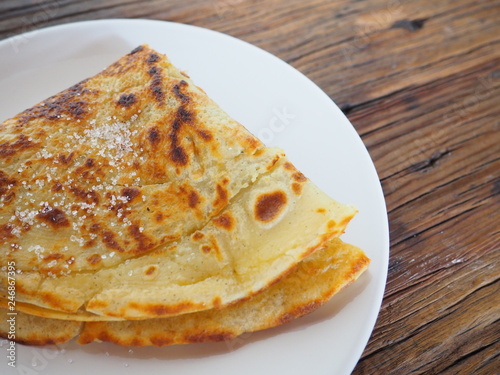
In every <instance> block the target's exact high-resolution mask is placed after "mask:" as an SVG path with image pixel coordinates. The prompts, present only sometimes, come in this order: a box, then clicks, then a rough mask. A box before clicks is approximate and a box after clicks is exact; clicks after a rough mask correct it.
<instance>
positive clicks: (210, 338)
mask: <svg viewBox="0 0 500 375" xmlns="http://www.w3.org/2000/svg"><path fill="white" fill-rule="evenodd" d="M234 336H235V335H234V333H231V332H212V333H210V332H203V333H197V334H194V335H188V336H186V341H187V342H189V343H193V344H195V343H202V342H221V341H227V340H231V339H232V338H234Z"/></svg>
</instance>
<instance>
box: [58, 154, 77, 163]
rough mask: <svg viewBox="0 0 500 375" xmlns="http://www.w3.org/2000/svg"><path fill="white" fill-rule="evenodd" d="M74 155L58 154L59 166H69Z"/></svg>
mask: <svg viewBox="0 0 500 375" xmlns="http://www.w3.org/2000/svg"><path fill="white" fill-rule="evenodd" d="M74 155H75V153H74V152H73V151H72V152H71V153H70V154H69V155H65V154H59V156H58V159H59V162H60V163H61V164H69V163H71V160H73V156H74Z"/></svg>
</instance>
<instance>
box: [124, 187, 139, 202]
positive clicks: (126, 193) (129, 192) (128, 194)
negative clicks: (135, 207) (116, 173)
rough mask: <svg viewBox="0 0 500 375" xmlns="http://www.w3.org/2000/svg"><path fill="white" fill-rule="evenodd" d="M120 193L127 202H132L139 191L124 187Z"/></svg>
mask: <svg viewBox="0 0 500 375" xmlns="http://www.w3.org/2000/svg"><path fill="white" fill-rule="evenodd" d="M121 193H122V196H123V197H126V198H127V202H132V201H133V200H134V198H136V197H137V196H138V195H139V193H140V191H139V189H137V188H135V187H125V188H123V189H122V191H121Z"/></svg>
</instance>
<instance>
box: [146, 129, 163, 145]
mask: <svg viewBox="0 0 500 375" xmlns="http://www.w3.org/2000/svg"><path fill="white" fill-rule="evenodd" d="M148 140H149V142H150V143H151V144H152V145H153V146H156V145H157V144H158V143H159V142H160V140H161V133H160V129H158V128H157V127H156V126H155V127H152V128H150V129H149V130H148Z"/></svg>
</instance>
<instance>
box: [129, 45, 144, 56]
mask: <svg viewBox="0 0 500 375" xmlns="http://www.w3.org/2000/svg"><path fill="white" fill-rule="evenodd" d="M143 49H144V46H138V47H135V48H134V49H133V50H132V51H130V53H129V55H134V54H136V53H137V52H141V51H142V50H143Z"/></svg>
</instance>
